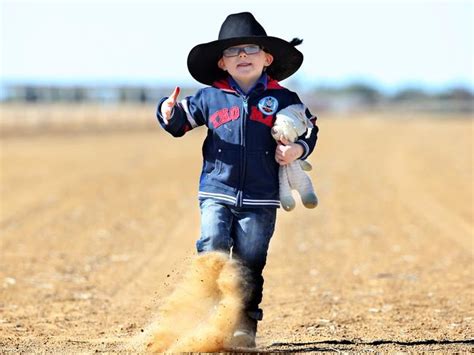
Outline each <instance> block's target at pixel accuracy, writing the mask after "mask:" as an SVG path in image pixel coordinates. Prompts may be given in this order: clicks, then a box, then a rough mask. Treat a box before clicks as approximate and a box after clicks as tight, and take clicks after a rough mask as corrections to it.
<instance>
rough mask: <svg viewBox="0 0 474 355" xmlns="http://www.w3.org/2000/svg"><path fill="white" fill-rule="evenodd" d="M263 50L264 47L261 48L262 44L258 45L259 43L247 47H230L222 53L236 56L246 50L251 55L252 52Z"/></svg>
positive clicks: (227, 55)
mask: <svg viewBox="0 0 474 355" xmlns="http://www.w3.org/2000/svg"><path fill="white" fill-rule="evenodd" d="M261 50H262V48H260V46H257V45H250V46H245V47H230V48H227V49H224V51H223V52H222V54H223V55H224V57H236V56H238V55H239V54H240V52H244V53H245V54H247V55H250V54H257V53H258V52H260V51H261Z"/></svg>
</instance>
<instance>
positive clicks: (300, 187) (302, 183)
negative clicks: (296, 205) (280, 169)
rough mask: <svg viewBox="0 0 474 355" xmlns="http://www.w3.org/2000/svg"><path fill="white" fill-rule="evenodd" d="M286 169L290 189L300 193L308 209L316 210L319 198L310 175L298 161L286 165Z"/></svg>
mask: <svg viewBox="0 0 474 355" xmlns="http://www.w3.org/2000/svg"><path fill="white" fill-rule="evenodd" d="M286 167H287V174H288V179H289V181H290V187H291V188H292V189H294V190H296V191H298V192H299V194H300V196H301V201H302V202H303V205H304V206H305V207H306V208H315V207H316V206H317V205H318V198H317V196H316V194H315V192H314V189H313V184H312V183H311V179H310V178H309V176H308V174H306V173H305V172H304V171H303V170H302V169H301V166H300V164H299V163H298V162H297V161H295V162H293V163H290V164H288V165H286ZM280 200H281V197H280Z"/></svg>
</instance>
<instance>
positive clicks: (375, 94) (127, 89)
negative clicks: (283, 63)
mask: <svg viewBox="0 0 474 355" xmlns="http://www.w3.org/2000/svg"><path fill="white" fill-rule="evenodd" d="M172 89H173V88H171V87H145V86H113V85H109V86H53V85H5V86H4V87H3V95H2V96H1V97H0V99H1V101H3V102H25V103H42V102H45V103H48V102H49V103H52V102H67V103H84V102H86V103H87V102H96V103H138V104H145V103H156V102H157V101H158V100H159V98H160V97H162V96H166V95H169V93H170V92H171V91H172ZM196 90H197V88H196V87H188V88H183V92H182V95H181V96H182V97H184V96H185V95H191V94H192V93H194V92H195V91H196ZM298 92H301V96H302V98H303V101H304V102H305V103H306V104H307V105H308V106H311V107H316V108H317V109H319V110H336V111H338V110H339V111H344V110H356V109H383V108H384V107H387V106H391V107H405V108H407V107H408V108H411V109H420V110H423V109H424V110H432V111H462V112H474V92H473V91H471V90H470V89H468V88H466V87H461V86H459V87H451V88H448V89H445V90H444V91H441V92H435V93H430V92H427V91H425V90H423V89H420V88H415V87H408V88H403V89H400V90H398V91H397V92H395V93H393V94H387V93H384V92H383V91H381V90H379V89H378V88H377V87H375V86H372V85H369V84H366V83H352V84H348V85H346V86H342V87H329V86H320V87H315V88H313V89H307V88H305V89H304V90H303V89H301V90H298Z"/></svg>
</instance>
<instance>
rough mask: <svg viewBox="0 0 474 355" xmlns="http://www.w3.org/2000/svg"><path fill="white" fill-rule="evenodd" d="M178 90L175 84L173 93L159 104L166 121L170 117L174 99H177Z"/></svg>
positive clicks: (174, 102)
mask: <svg viewBox="0 0 474 355" xmlns="http://www.w3.org/2000/svg"><path fill="white" fill-rule="evenodd" d="M179 92H180V88H179V87H178V86H177V87H176V88H175V89H174V91H173V93H172V94H171V95H170V97H168V98H167V99H166V101H163V103H162V104H161V115H162V116H163V118H164V119H165V122H166V123H168V121H169V120H170V118H171V114H172V113H173V108H174V106H175V105H176V100H177V99H178V95H179Z"/></svg>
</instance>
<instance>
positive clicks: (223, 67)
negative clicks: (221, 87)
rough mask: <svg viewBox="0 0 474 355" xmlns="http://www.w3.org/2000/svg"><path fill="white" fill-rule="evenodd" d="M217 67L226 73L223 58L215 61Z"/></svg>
mask: <svg viewBox="0 0 474 355" xmlns="http://www.w3.org/2000/svg"><path fill="white" fill-rule="evenodd" d="M217 66H218V67H219V69H222V70H223V71H226V68H225V63H224V58H221V59H219V60H218V61H217Z"/></svg>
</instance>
